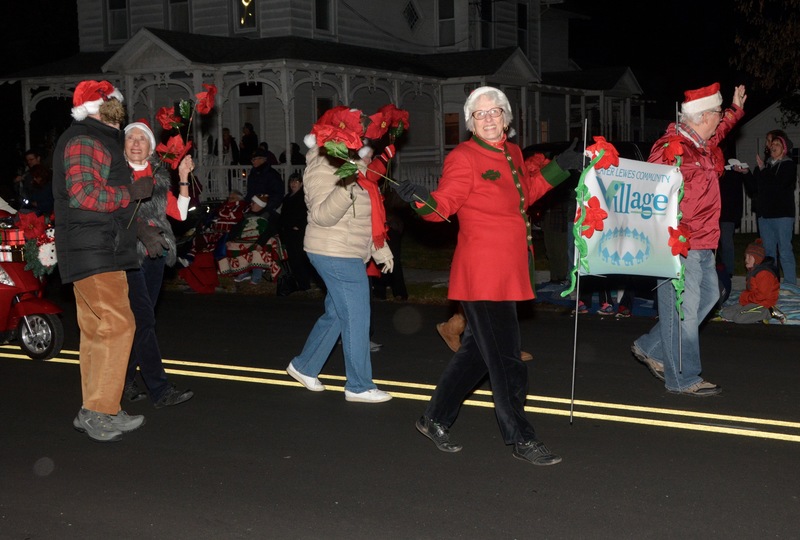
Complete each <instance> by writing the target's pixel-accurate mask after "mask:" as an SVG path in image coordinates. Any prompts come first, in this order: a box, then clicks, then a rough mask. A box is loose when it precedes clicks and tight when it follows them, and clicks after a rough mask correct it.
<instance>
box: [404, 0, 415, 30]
mask: <svg viewBox="0 0 800 540" xmlns="http://www.w3.org/2000/svg"><path fill="white" fill-rule="evenodd" d="M403 17H405V18H406V23H408V27H409V28H410V29H411V30H413V29H414V27H415V26H416V25H417V23H418V22H419V12H418V11H417V8H416V7H414V3H413V2H409V3H408V4H406V7H405V9H404V10H403Z"/></svg>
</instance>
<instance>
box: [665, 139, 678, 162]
mask: <svg viewBox="0 0 800 540" xmlns="http://www.w3.org/2000/svg"><path fill="white" fill-rule="evenodd" d="M682 155H683V145H682V144H681V137H680V136H679V135H672V136H671V137H670V138H669V139H667V142H665V143H664V162H665V163H669V164H670V165H672V164H673V163H675V160H676V157H677V156H682Z"/></svg>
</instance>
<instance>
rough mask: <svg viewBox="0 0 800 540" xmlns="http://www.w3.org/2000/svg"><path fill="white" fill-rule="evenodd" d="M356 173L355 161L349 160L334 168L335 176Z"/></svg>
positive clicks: (345, 176) (344, 176)
mask: <svg viewBox="0 0 800 540" xmlns="http://www.w3.org/2000/svg"><path fill="white" fill-rule="evenodd" d="M356 173H358V167H356V164H355V163H350V162H349V161H347V162H345V163H344V164H342V166H341V167H339V168H338V169H337V170H336V176H340V177H342V178H347V177H348V176H353V175H354V174H356Z"/></svg>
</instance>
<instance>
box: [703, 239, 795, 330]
mask: <svg viewBox="0 0 800 540" xmlns="http://www.w3.org/2000/svg"><path fill="white" fill-rule="evenodd" d="M744 266H745V268H746V269H747V287H746V289H745V290H744V291H742V294H741V295H740V296H739V305H735V304H734V305H732V306H726V307H723V308H722V309H721V310H720V312H719V315H720V317H722V318H723V319H724V320H726V321H732V322H735V323H740V324H751V323H757V322H763V323H765V324H767V323H769V320H770V318H775V319H778V320H779V321H780V322H781V324H783V323H785V322H786V316H785V315H784V314H783V313H782V312H781V311H780V310H779V309H778V308H776V307H775V304H777V303H778V293H779V291H780V280H779V278H778V269H777V268H776V267H775V260H774V259H773V258H772V257H767V256H766V252H765V250H764V246H763V245H762V244H761V239H760V238H757V239H756V241H755V242H753V243H752V244H750V245H749V246H747V249H746V250H745V252H744Z"/></svg>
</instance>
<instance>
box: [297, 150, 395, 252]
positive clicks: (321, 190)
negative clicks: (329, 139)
mask: <svg viewBox="0 0 800 540" xmlns="http://www.w3.org/2000/svg"><path fill="white" fill-rule="evenodd" d="M340 164H341V163H340V162H339V160H337V159H333V158H329V157H328V156H327V155H325V153H324V151H323V153H322V155H320V152H319V148H318V147H316V146H314V147H313V148H311V149H310V150H309V151H308V154H306V170H305V173H304V174H303V189H304V191H305V200H306V206H307V207H308V227H306V236H305V240H304V242H303V247H304V249H305V250H306V251H307V252H309V253H316V254H318V255H327V256H329V257H346V258H348V257H349V258H360V259H361V260H362V261H364V262H365V263H366V262H367V261H368V260H369V259H370V257H372V258H374V259H375V262H376V263H378V264H383V263H384V262H386V261H388V260H391V259H392V252H391V250H390V249H389V246H388V245H386V244H384V246H383V247H382V248H380V249H375V245H374V244H373V242H372V221H371V217H370V216H371V212H372V204H371V203H370V198H369V193H367V191H366V190H365V189H362V188H361V187H360V186H359V185H358V184H356V183H355V182H354V183H352V184H350V185H349V186H347V188H342V187H339V186H337V185H336V183H337V182H338V181H339V177H338V176H336V174H335V171H336V169H338V168H339V165H340ZM363 168H364V167H362V169H363Z"/></svg>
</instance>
